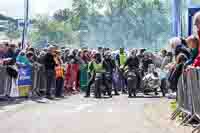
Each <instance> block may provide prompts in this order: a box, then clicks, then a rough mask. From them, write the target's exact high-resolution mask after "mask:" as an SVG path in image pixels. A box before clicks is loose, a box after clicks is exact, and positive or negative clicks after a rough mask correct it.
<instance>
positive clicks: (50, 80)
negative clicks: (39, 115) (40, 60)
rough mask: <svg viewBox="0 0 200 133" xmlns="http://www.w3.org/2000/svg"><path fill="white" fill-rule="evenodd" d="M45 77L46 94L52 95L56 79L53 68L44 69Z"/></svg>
mask: <svg viewBox="0 0 200 133" xmlns="http://www.w3.org/2000/svg"><path fill="white" fill-rule="evenodd" d="M45 75H46V79H47V82H46V83H47V85H46V87H47V92H46V95H47V96H52V95H53V91H55V88H56V79H55V71H54V70H46V72H45Z"/></svg>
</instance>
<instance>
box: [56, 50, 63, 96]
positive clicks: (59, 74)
mask: <svg viewBox="0 0 200 133" xmlns="http://www.w3.org/2000/svg"><path fill="white" fill-rule="evenodd" d="M54 59H55V61H56V68H55V71H56V91H55V96H56V97H58V98H64V95H63V93H64V68H63V66H62V64H63V61H62V59H61V52H60V51H59V50H57V51H56V55H55V58H54Z"/></svg>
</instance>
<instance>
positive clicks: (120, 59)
mask: <svg viewBox="0 0 200 133" xmlns="http://www.w3.org/2000/svg"><path fill="white" fill-rule="evenodd" d="M119 52H120V53H119V54H117V56H116V60H117V64H118V68H119V69H120V77H121V80H122V81H123V82H124V83H125V85H124V87H123V88H121V89H122V93H124V94H126V93H127V92H126V85H127V83H126V79H125V77H124V74H123V69H122V68H124V65H125V62H126V60H127V55H126V53H125V51H124V48H120V51H119Z"/></svg>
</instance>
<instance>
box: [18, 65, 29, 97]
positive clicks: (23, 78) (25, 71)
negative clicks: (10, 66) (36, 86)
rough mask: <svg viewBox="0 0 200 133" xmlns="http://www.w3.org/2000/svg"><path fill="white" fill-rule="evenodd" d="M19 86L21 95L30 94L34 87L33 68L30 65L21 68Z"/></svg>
mask: <svg viewBox="0 0 200 133" xmlns="http://www.w3.org/2000/svg"><path fill="white" fill-rule="evenodd" d="M18 87H19V94H20V96H28V94H29V91H30V90H31V88H32V68H31V67H30V66H26V67H21V68H19V78H18Z"/></svg>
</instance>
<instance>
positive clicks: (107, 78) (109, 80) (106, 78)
mask: <svg viewBox="0 0 200 133" xmlns="http://www.w3.org/2000/svg"><path fill="white" fill-rule="evenodd" d="M104 82H105V83H104V85H105V90H104V94H106V92H107V93H108V95H109V96H110V97H112V74H111V73H110V72H105V73H104Z"/></svg>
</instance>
